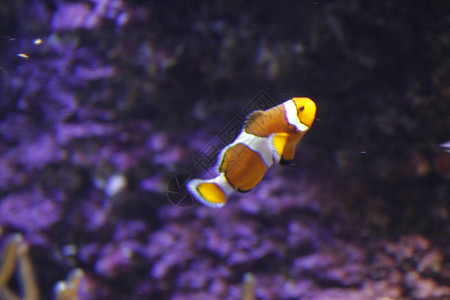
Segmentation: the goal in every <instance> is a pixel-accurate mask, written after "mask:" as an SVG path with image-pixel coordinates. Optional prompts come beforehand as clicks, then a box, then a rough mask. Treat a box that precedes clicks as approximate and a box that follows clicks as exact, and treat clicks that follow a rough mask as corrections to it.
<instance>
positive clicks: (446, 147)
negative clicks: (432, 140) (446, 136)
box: [439, 141, 450, 152]
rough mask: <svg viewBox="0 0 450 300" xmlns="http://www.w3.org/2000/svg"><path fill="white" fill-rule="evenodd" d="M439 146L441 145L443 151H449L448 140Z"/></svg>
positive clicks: (449, 143)
mask: <svg viewBox="0 0 450 300" xmlns="http://www.w3.org/2000/svg"><path fill="white" fill-rule="evenodd" d="M439 146H441V147H442V148H444V151H445V152H450V141H448V142H446V143H443V144H440V145H439Z"/></svg>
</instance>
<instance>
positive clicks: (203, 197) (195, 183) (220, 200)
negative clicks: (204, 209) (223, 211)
mask: <svg viewBox="0 0 450 300" xmlns="http://www.w3.org/2000/svg"><path fill="white" fill-rule="evenodd" d="M187 188H188V190H189V191H190V192H191V193H192V195H194V197H195V198H196V199H197V200H198V201H199V202H200V203H202V204H204V205H206V206H209V207H213V208H220V207H223V206H224V205H225V203H226V202H227V196H228V194H230V193H231V192H232V191H233V188H232V187H231V186H230V185H229V184H228V182H227V181H226V179H225V177H224V175H223V174H220V175H219V176H217V177H216V178H213V179H210V180H201V179H193V180H189V181H188V182H187Z"/></svg>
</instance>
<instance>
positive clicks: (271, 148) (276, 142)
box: [186, 97, 316, 208]
mask: <svg viewBox="0 0 450 300" xmlns="http://www.w3.org/2000/svg"><path fill="white" fill-rule="evenodd" d="M315 116H316V104H315V103H314V101H312V100H311V99H309V98H301V97H294V98H292V99H290V100H288V101H286V102H284V103H282V104H280V105H277V106H275V107H272V108H271V109H268V110H266V111H262V110H257V111H254V112H253V113H251V114H250V115H248V117H247V119H246V121H245V123H244V126H243V128H242V131H241V133H240V134H239V135H238V136H237V138H236V139H235V140H234V141H233V142H232V143H231V144H229V145H228V146H226V147H225V148H224V149H223V150H222V151H221V153H220V156H219V163H218V165H217V171H218V173H219V175H218V176H217V177H215V178H212V179H208V180H203V179H193V180H190V181H188V182H187V184H186V185H187V188H188V190H189V191H190V192H191V193H192V194H193V195H194V196H195V198H196V199H197V200H198V201H199V202H201V203H202V204H204V205H206V206H209V207H216V208H219V207H223V206H224V205H225V203H226V202H227V196H228V195H229V194H231V193H232V192H233V191H235V190H236V191H238V192H241V193H245V192H248V191H250V190H251V189H253V188H254V187H255V186H256V185H257V184H258V183H259V182H260V181H261V180H262V178H263V177H264V174H265V173H266V171H267V170H268V169H269V168H270V167H271V166H272V165H274V164H277V163H280V164H283V165H286V164H289V163H290V162H292V160H293V159H294V154H295V146H296V145H297V144H298V142H300V140H301V139H302V137H303V136H304V135H305V133H306V132H307V131H308V130H309V128H310V127H311V125H312V124H313V122H314V118H315Z"/></svg>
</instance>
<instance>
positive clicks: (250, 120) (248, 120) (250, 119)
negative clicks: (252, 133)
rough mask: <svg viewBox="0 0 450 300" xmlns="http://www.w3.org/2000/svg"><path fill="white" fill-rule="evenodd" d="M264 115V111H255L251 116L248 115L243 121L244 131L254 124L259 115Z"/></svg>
mask: <svg viewBox="0 0 450 300" xmlns="http://www.w3.org/2000/svg"><path fill="white" fill-rule="evenodd" d="M263 113H264V111H262V110H255V111H254V112H252V113H251V114H249V115H248V116H247V118H246V119H245V122H244V130H247V129H248V127H249V126H250V125H251V124H252V123H254V122H255V121H256V120H257V119H258V118H259V117H261V115H262V114H263Z"/></svg>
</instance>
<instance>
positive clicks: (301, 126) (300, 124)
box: [293, 121, 309, 132]
mask: <svg viewBox="0 0 450 300" xmlns="http://www.w3.org/2000/svg"><path fill="white" fill-rule="evenodd" d="M293 125H294V126H295V128H296V129H297V130H298V131H301V132H304V131H306V130H308V129H309V126H308V125H306V124H305V123H303V122H302V121H300V122H298V124H293Z"/></svg>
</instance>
